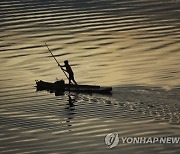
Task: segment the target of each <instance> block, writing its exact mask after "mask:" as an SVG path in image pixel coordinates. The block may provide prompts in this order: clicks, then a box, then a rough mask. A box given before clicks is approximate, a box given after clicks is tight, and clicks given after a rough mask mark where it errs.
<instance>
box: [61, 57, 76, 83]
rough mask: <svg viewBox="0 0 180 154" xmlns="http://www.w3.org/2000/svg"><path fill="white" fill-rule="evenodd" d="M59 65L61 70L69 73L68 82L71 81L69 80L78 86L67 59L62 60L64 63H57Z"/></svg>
mask: <svg viewBox="0 0 180 154" xmlns="http://www.w3.org/2000/svg"><path fill="white" fill-rule="evenodd" d="M59 66H60V67H61V69H62V70H64V71H66V72H67V73H68V74H69V84H70V83H71V80H72V81H73V82H74V83H75V85H76V86H78V84H77V82H76V81H75V79H74V73H73V71H72V69H71V66H70V65H69V62H68V60H65V61H64V65H59ZM63 67H65V68H66V69H64V68H63Z"/></svg>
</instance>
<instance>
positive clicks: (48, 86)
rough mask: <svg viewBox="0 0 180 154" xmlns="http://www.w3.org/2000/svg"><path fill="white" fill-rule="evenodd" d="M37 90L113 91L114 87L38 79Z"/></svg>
mask: <svg viewBox="0 0 180 154" xmlns="http://www.w3.org/2000/svg"><path fill="white" fill-rule="evenodd" d="M36 88H37V91H40V90H48V91H59V92H64V91H73V92H84V93H104V94H106V93H111V91H112V87H101V86H96V85H78V86H76V85H73V84H70V85H69V84H65V83H64V81H63V80H60V81H56V82H54V83H51V82H45V81H42V80H40V81H38V80H36Z"/></svg>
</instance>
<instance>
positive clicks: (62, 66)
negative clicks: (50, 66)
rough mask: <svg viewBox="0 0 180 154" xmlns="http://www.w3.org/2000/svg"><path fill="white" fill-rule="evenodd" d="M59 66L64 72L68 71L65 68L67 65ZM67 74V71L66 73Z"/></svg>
mask: <svg viewBox="0 0 180 154" xmlns="http://www.w3.org/2000/svg"><path fill="white" fill-rule="evenodd" d="M58 66H59V67H60V68H61V69H62V70H63V71H66V70H65V69H64V68H63V67H66V66H65V65H60V64H58ZM66 72H67V71H66Z"/></svg>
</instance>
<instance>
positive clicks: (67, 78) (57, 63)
mask: <svg viewBox="0 0 180 154" xmlns="http://www.w3.org/2000/svg"><path fill="white" fill-rule="evenodd" d="M45 45H46V47H47V48H48V50H49V52H50V53H51V55H52V57H53V58H54V60H55V61H56V63H57V64H58V66H59V67H60V68H61V70H62V71H63V73H64V74H65V76H66V77H67V79H68V80H69V78H68V76H67V74H66V73H65V71H64V70H63V68H62V67H61V65H60V64H59V62H58V61H57V59H56V58H55V57H54V55H53V53H52V52H51V50H50V49H49V47H48V45H47V44H46V43H45Z"/></svg>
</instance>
